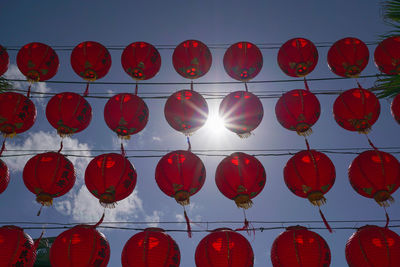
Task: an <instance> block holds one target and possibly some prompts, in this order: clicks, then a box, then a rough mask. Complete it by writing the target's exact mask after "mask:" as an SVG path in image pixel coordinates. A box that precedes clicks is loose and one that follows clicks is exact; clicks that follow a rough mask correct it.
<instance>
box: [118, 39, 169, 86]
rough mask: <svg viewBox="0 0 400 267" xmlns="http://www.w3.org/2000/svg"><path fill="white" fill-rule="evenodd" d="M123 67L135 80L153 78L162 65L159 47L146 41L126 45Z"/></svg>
mask: <svg viewBox="0 0 400 267" xmlns="http://www.w3.org/2000/svg"><path fill="white" fill-rule="evenodd" d="M121 64H122V68H123V69H124V70H125V72H126V73H127V74H128V75H129V76H131V77H132V78H133V79H135V80H148V79H151V78H153V77H154V76H155V75H156V74H157V73H158V71H159V70H160V67H161V57H160V53H158V51H157V49H156V48H155V47H154V46H152V45H151V44H149V43H146V42H135V43H131V44H130V45H128V46H127V47H125V49H124V51H123V52H122V56H121Z"/></svg>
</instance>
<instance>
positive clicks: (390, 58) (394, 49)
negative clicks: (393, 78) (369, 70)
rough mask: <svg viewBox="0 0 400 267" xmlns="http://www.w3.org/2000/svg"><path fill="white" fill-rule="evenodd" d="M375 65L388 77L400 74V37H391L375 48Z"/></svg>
mask: <svg viewBox="0 0 400 267" xmlns="http://www.w3.org/2000/svg"><path fill="white" fill-rule="evenodd" d="M374 59H375V65H376V66H377V67H378V69H379V70H380V71H381V72H383V73H386V74H388V75H398V74H400V36H393V37H389V38H387V39H385V40H383V41H382V42H380V43H379V45H378V46H377V47H376V48H375V53H374Z"/></svg>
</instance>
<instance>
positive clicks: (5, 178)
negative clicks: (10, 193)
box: [0, 159, 10, 194]
mask: <svg viewBox="0 0 400 267" xmlns="http://www.w3.org/2000/svg"><path fill="white" fill-rule="evenodd" d="M9 182H10V172H9V170H8V167H7V165H6V164H5V163H4V161H2V160H1V159H0V194H1V193H3V192H4V191H5V190H6V189H7V186H8V183H9Z"/></svg>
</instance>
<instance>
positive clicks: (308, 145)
mask: <svg viewBox="0 0 400 267" xmlns="http://www.w3.org/2000/svg"><path fill="white" fill-rule="evenodd" d="M304 140H305V141H306V146H307V150H308V151H310V144H309V143H308V140H307V138H306V137H304Z"/></svg>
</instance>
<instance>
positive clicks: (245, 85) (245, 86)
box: [244, 82, 249, 92]
mask: <svg viewBox="0 0 400 267" xmlns="http://www.w3.org/2000/svg"><path fill="white" fill-rule="evenodd" d="M244 88H245V89H246V92H248V91H249V88H248V87H247V83H246V82H245V83H244Z"/></svg>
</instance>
